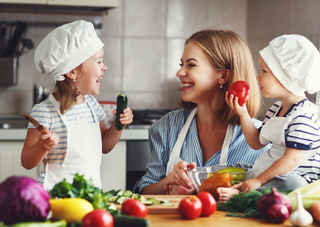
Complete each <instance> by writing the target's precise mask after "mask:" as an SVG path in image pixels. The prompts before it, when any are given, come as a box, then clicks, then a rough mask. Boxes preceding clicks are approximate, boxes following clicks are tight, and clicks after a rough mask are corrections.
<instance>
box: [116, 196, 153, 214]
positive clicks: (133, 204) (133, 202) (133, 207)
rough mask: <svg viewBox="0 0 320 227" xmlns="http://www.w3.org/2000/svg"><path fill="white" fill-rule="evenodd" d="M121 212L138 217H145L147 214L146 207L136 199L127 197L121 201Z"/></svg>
mask: <svg viewBox="0 0 320 227" xmlns="http://www.w3.org/2000/svg"><path fill="white" fill-rule="evenodd" d="M121 213H122V214H126V215H130V216H134V217H138V218H145V217H146V216H147V214H148V207H147V206H146V205H145V204H143V203H141V202H140V201H139V200H137V199H127V200H126V201H124V202H123V203H122V207H121Z"/></svg>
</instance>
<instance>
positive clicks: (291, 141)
mask: <svg viewBox="0 0 320 227" xmlns="http://www.w3.org/2000/svg"><path fill="white" fill-rule="evenodd" d="M281 109H282V103H281V102H280V101H277V102H276V103H274V104H273V105H272V106H271V107H270V109H269V110H268V111H267V113H266V118H265V119H264V121H263V125H264V124H265V123H266V122H268V121H269V120H270V118H271V117H275V116H278V115H279V113H280V111H281ZM317 111H318V108H317V106H316V105H314V104H313V103H312V102H310V101H309V100H308V99H304V100H302V101H300V102H299V103H297V104H293V105H292V107H291V108H290V109H289V110H288V111H287V112H286V113H285V114H284V115H283V117H286V118H290V119H291V121H290V122H289V123H288V125H287V128H286V129H285V131H284V137H285V145H286V147H289V148H295V149H298V150H304V151H305V152H313V153H314V152H316V153H315V154H314V155H313V156H312V157H311V158H309V160H308V161H305V162H303V163H302V164H301V165H300V166H299V167H298V168H297V169H296V170H295V171H294V172H295V173H297V174H299V175H300V176H302V177H304V178H305V179H306V180H307V182H308V183H311V182H313V181H315V180H317V179H318V178H319V176H320V154H319V152H320V130H319V129H320V122H319V119H318V114H317ZM263 125H262V127H263ZM316 150H318V151H316ZM306 154H307V153H305V154H304V155H306Z"/></svg>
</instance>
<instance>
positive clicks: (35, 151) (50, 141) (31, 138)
mask: <svg viewBox="0 0 320 227" xmlns="http://www.w3.org/2000/svg"><path fill="white" fill-rule="evenodd" d="M58 142H59V137H58V135H57V134H56V133H51V132H49V133H48V134H45V135H41V134H40V133H39V131H38V130H37V129H35V128H28V131H27V136H26V139H25V141H24V145H23V148H22V152H21V165H22V166H23V167H24V168H26V169H32V168H34V167H36V166H38V165H39V164H40V163H41V162H42V160H43V158H44V157H45V155H46V154H47V152H48V151H50V150H52V149H53V148H54V147H55V146H56V145H57V144H58Z"/></svg>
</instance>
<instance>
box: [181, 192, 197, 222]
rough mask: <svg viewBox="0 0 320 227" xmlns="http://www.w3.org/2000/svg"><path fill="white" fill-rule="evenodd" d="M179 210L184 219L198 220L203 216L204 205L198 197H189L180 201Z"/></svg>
mask: <svg viewBox="0 0 320 227" xmlns="http://www.w3.org/2000/svg"><path fill="white" fill-rule="evenodd" d="M178 210H179V213H180V214H181V216H182V217H184V218H186V219H196V218H197V217H199V216H200V215H201V212H202V203H201V201H200V199H199V198H198V197H196V196H187V197H185V198H183V199H182V200H181V201H180V203H179V207H178Z"/></svg>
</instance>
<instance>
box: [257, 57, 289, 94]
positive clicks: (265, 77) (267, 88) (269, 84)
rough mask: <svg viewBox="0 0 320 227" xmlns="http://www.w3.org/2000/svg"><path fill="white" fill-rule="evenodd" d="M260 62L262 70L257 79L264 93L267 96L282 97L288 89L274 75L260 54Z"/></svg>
mask: <svg viewBox="0 0 320 227" xmlns="http://www.w3.org/2000/svg"><path fill="white" fill-rule="evenodd" d="M259 64H260V68H261V71H260V73H259V75H258V76H257V79H258V85H259V86H260V90H261V92H262V95H263V96H264V97H266V98H281V97H282V96H283V95H284V94H286V93H287V89H286V88H285V87H283V85H282V84H281V83H280V82H279V80H278V79H277V78H276V77H275V76H274V75H273V73H272V71H271V70H270V68H269V67H268V65H267V64H266V63H265V61H264V60H263V58H262V57H261V56H259Z"/></svg>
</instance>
